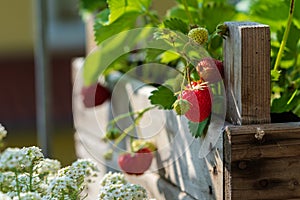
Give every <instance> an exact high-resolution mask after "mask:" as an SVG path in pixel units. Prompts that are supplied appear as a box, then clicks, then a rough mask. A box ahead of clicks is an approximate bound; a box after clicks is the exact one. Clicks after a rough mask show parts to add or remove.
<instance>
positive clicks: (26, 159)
mask: <svg viewBox="0 0 300 200" xmlns="http://www.w3.org/2000/svg"><path fill="white" fill-rule="evenodd" d="M43 157H44V156H43V154H42V152H41V149H39V148H37V147H23V148H22V149H19V148H7V149H6V150H5V151H4V152H3V153H2V154H1V157H0V169H2V170H4V171H14V172H16V171H17V172H29V169H30V168H31V167H33V166H34V164H35V163H36V162H37V161H39V160H41V159H42V158H43Z"/></svg>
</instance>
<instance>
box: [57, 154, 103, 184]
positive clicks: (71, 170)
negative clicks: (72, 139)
mask: <svg viewBox="0 0 300 200" xmlns="http://www.w3.org/2000/svg"><path fill="white" fill-rule="evenodd" d="M96 171H98V169H97V166H96V164H95V163H94V162H92V161H90V160H84V159H80V160H77V161H76V162H74V163H73V164H72V165H71V166H67V167H64V168H62V169H60V170H59V171H58V176H67V177H69V178H71V179H72V180H73V181H74V182H75V183H76V184H77V187H78V188H80V189H83V187H84V184H85V183H88V182H90V178H91V177H95V176H97V174H96Z"/></svg>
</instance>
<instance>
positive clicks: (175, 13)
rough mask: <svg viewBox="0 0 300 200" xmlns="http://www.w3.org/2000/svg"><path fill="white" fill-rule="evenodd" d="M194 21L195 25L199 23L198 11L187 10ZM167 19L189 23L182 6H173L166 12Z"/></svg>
mask: <svg viewBox="0 0 300 200" xmlns="http://www.w3.org/2000/svg"><path fill="white" fill-rule="evenodd" d="M189 11H190V13H191V15H192V17H193V19H194V21H195V23H196V24H198V23H199V10H197V9H189ZM167 17H169V18H177V19H181V20H182V21H184V22H186V23H189V20H188V16H187V14H186V12H185V10H184V8H183V6H175V7H173V8H171V9H169V10H168V12H167Z"/></svg>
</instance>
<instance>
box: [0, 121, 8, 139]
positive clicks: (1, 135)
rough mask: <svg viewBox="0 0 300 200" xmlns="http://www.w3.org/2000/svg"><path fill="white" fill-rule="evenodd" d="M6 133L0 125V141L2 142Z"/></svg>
mask: <svg viewBox="0 0 300 200" xmlns="http://www.w3.org/2000/svg"><path fill="white" fill-rule="evenodd" d="M6 134H7V131H6V130H5V128H4V127H3V126H2V124H0V141H2V140H3V138H5V137H6Z"/></svg>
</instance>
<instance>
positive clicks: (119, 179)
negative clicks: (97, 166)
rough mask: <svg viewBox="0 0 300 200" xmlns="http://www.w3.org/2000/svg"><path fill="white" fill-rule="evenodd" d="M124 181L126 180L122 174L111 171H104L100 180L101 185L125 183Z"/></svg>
mask: <svg viewBox="0 0 300 200" xmlns="http://www.w3.org/2000/svg"><path fill="white" fill-rule="evenodd" d="M126 183H127V181H126V180H125V177H124V174H122V173H112V172H108V173H106V174H105V175H104V176H103V178H102V180H101V182H100V184H101V185H102V186H105V185H111V184H126Z"/></svg>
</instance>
